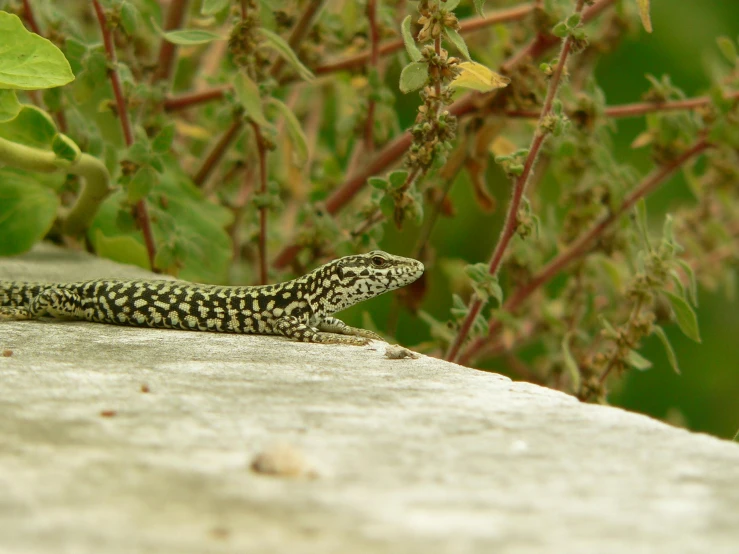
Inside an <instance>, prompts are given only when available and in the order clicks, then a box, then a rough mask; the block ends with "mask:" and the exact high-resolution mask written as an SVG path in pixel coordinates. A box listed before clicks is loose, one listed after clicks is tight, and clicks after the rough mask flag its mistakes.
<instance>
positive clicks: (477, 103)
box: [273, 0, 615, 268]
mask: <svg viewBox="0 0 739 554" xmlns="http://www.w3.org/2000/svg"><path fill="white" fill-rule="evenodd" d="M614 2H615V0H600V1H598V2H596V3H595V4H594V5H593V6H591V7H590V8H588V9H587V10H585V11H584V12H583V21H589V20H591V19H592V18H593V17H595V16H596V15H598V14H599V13H600V12H602V11H603V10H604V9H605V8H606V7H608V6H610V5H611V4H613V3H614ZM528 9H529V10H530V9H531V7H530V6H529V8H528ZM493 16H494V14H493V15H491V16H489V17H493ZM519 17H521V16H520V15H519ZM559 40H560V39H557V38H555V37H551V40H549V39H547V44H548V45H549V47H552V46H554V45H556V44H557V43H558V41H559ZM536 51H537V53H538V54H537V55H541V54H543V53H544V52H545V51H546V49H537V50H536ZM380 53H382V47H380ZM526 59H527V58H526V57H525V56H518V55H514V56H513V57H511V58H510V59H509V60H508V61H507V62H506V63H504V64H503V66H504V67H506V68H507V71H509V72H510V70H512V69H513V68H514V67H515V64H517V63H521V62H523V61H524V60H526ZM514 60H515V61H514ZM494 97H495V92H493V93H489V94H487V95H483V96H481V95H479V94H477V93H471V94H467V95H466V96H463V97H462V98H460V99H459V100H457V101H456V102H454V104H452V105H451V106H449V112H450V113H451V114H452V115H455V116H456V117H458V118H459V117H463V116H467V115H470V114H473V113H476V112H477V111H479V110H480V109H481V107H483V106H485V104H486V103H487V102H486V100H489V99H492V98H494ZM411 141H412V136H411V134H410V132H407V131H406V132H405V133H404V134H402V135H400V136H399V137H397V138H396V139H395V140H393V141H392V142H389V143H388V144H386V145H385V147H384V148H383V149H382V150H380V151H379V152H378V153H377V154H376V155H375V157H374V158H373V159H372V160H371V161H370V162H369V163H368V164H367V165H366V166H365V167H364V168H362V170H361V171H360V172H358V173H356V174H354V175H352V176H351V177H349V178H348V179H347V180H346V181H345V182H344V184H342V185H341V186H339V187H338V188H337V189H336V190H334V192H333V193H332V194H331V195H330V196H329V197H328V199H327V200H326V207H327V209H328V212H329V213H330V214H332V215H333V214H335V213H336V212H338V211H339V210H340V209H341V208H342V207H344V205H346V204H347V203H348V202H349V201H350V200H351V199H352V198H353V197H354V196H355V195H356V194H357V193H358V192H359V191H360V190H361V189H362V188H363V187H364V185H365V184H366V182H367V179H368V178H369V177H371V176H372V175H376V174H377V173H380V172H381V171H383V170H385V169H387V167H389V166H390V165H392V164H394V163H395V162H396V161H397V160H398V159H400V157H401V156H402V155H403V154H404V153H405V151H406V150H407V149H408V148H409V147H410V145H411ZM301 249H302V247H301V246H299V245H297V244H291V245H289V246H287V247H285V248H284V249H283V250H282V251H281V252H280V253H279V254H278V256H277V258H276V259H275V260H274V262H273V265H274V267H276V268H283V267H285V266H287V265H288V264H289V263H290V262H291V261H292V260H293V259H294V258H295V256H296V255H297V254H298V253H299V252H300V250H301Z"/></svg>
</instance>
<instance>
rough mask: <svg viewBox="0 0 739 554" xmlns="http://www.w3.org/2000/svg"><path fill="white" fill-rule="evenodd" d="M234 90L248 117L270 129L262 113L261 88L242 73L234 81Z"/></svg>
mask: <svg viewBox="0 0 739 554" xmlns="http://www.w3.org/2000/svg"><path fill="white" fill-rule="evenodd" d="M234 90H235V91H236V97H237V98H238V99H239V103H240V104H241V105H242V106H243V107H244V110H246V115H248V116H249V117H250V118H251V120H252V121H254V123H256V124H257V125H259V126H260V127H269V126H270V124H269V122H268V121H267V119H266V118H265V117H264V112H263V111H262V97H261V95H260V93H259V86H258V85H257V84H256V83H255V82H254V81H252V80H251V79H250V78H249V77H248V76H247V75H246V74H245V73H241V72H240V73H239V74H238V75H237V76H236V79H235V80H234Z"/></svg>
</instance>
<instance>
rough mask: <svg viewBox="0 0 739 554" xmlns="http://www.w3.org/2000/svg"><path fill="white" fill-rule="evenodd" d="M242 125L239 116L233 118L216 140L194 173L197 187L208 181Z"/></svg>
mask: <svg viewBox="0 0 739 554" xmlns="http://www.w3.org/2000/svg"><path fill="white" fill-rule="evenodd" d="M243 125H244V120H243V118H242V116H241V115H237V116H236V117H234V120H233V121H232V122H231V125H230V126H229V128H228V129H226V132H225V133H223V136H221V138H220V139H218V142H216V144H215V146H214V147H213V149H212V150H211V151H210V153H209V154H208V155H207V156H206V157H205V160H204V161H203V165H202V166H200V169H198V171H197V173H195V176H194V177H193V178H192V181H193V183H195V184H196V185H197V186H199V187H202V186H203V185H204V184H205V182H206V181H207V180H208V177H210V174H211V172H212V171H213V169H214V168H215V167H216V166H217V165H218V163H219V162H220V161H221V159H223V156H224V154H225V153H226V151H227V150H228V147H229V145H230V144H231V143H232V142H233V141H234V140H235V139H236V137H237V136H238V135H239V132H240V131H241V128H242V126H243Z"/></svg>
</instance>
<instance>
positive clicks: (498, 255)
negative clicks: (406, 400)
mask: <svg viewBox="0 0 739 554" xmlns="http://www.w3.org/2000/svg"><path fill="white" fill-rule="evenodd" d="M584 3H585V0H577V4H576V5H575V13H580V12H582V8H583V4H584ZM572 40H573V39H572V36H571V35H567V38H565V40H564V41H563V43H562V51H561V52H560V55H559V61H558V62H557V66H556V67H555V68H554V73H553V74H552V78H551V80H550V82H549V87H548V88H547V96H546V98H545V99H544V106H543V107H542V110H541V115H540V116H539V123H538V125H537V128H536V131H535V132H534V137H533V139H532V141H531V146H530V147H529V154H528V156H527V157H526V162H525V163H524V167H523V172H522V173H521V175H520V176H519V177H518V179H516V183H515V185H514V188H513V197H512V198H511V202H510V204H509V205H508V211H507V213H506V217H505V223H504V224H503V230H502V231H501V234H500V239H498V244H497V245H496V246H495V250H494V251H493V255H492V257H491V258H490V263H489V265H488V273H490V275H496V274H497V273H498V270H499V269H500V263H501V261H502V260H503V256H504V254H505V253H506V250H507V249H508V245H509V244H510V242H511V239H512V238H513V235H514V234H515V232H516V225H517V221H516V214H517V213H518V209H519V208H520V206H521V200H522V199H523V194H524V192H525V191H526V185H527V184H528V182H529V177H530V176H531V170H532V169H533V167H534V164H535V163H536V160H537V158H538V157H539V152H540V150H541V147H542V145H543V144H544V141H545V140H546V137H547V134H546V132H545V130H544V129H543V125H544V123H545V120H546V118H547V117H549V115H550V114H551V112H552V105H553V104H554V98H555V96H556V94H557V90H558V88H559V84H560V81H561V80H562V73H563V72H564V68H565V66H566V64H567V58H568V56H569V53H570V49H571V48H572ZM483 304H484V302H483V300H482V299H481V298H479V297H478V296H477V295H474V296H473V298H472V301H471V303H470V305H469V308H468V312H467V316H466V317H465V318H464V320H463V321H462V325H461V326H460V328H459V331H458V332H457V335H456V336H455V337H454V341H453V342H452V344H451V345H450V346H449V350H448V351H447V353H446V359H447V360H448V361H451V362H453V361H454V360H455V359H456V357H457V355H458V354H459V349H460V348H461V346H462V343H463V342H464V341H465V340H466V339H467V335H468V334H469V332H470V329H471V328H472V324H473V323H474V321H475V318H477V316H478V314H479V313H480V311H481V310H482V307H483Z"/></svg>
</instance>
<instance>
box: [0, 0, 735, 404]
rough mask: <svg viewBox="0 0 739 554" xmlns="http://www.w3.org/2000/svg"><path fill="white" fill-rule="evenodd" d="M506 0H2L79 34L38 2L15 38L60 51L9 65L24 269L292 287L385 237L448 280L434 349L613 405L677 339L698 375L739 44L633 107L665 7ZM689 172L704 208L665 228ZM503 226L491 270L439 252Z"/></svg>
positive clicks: (8, 135) (3, 152)
mask: <svg viewBox="0 0 739 554" xmlns="http://www.w3.org/2000/svg"><path fill="white" fill-rule="evenodd" d="M487 4H488V6H486V5H485V2H484V1H482V0H475V1H474V2H461V1H459V0H447V1H444V0H420V1H419V2H417V3H406V2H397V3H391V2H382V1H380V0H363V1H359V2H358V1H356V0H352V1H349V0H325V1H322V0H279V1H276V2H267V1H266V0H263V1H257V0H234V1H231V0H202V1H195V2H192V3H188V2H186V1H184V0H172V1H171V2H169V3H167V4H166V5H167V6H168V7H167V12H166V13H162V8H161V6H160V5H159V3H157V2H155V1H154V0H94V1H93V2H92V7H90V6H87V5H71V4H70V5H67V4H66V3H59V2H51V1H44V0H25V1H23V2H19V1H7V0H6V1H5V2H0V6H1V7H2V8H3V9H5V10H6V11H7V12H15V13H17V14H19V15H21V16H23V18H24V20H25V21H26V22H27V24H28V26H29V28H30V29H31V30H33V31H34V32H36V33H37V34H39V35H42V36H46V37H47V38H49V39H50V40H51V41H52V43H53V44H52V43H50V42H48V41H46V40H44V39H41V38H39V37H36V36H35V35H31V34H30V33H29V32H27V31H25V30H24V29H22V28H20V27H19V25H20V21H19V20H18V19H17V18H16V17H15V16H14V15H10V13H0V18H1V19H0V25H1V24H2V22H12V24H11V27H12V32H13V33H16V34H17V35H18V36H19V37H21V36H22V37H24V38H23V40H33V41H36V42H37V43H38V44H42V43H43V45H44V46H43V50H39V52H40V54H39V55H40V56H41V58H42V59H44V60H46V59H48V60H52V58H53V59H55V60H57V65H56V66H54V67H55V69H54V70H51V69H49V70H48V73H46V72H47V69H44V75H45V76H46V77H48V78H49V80H47V81H30V82H27V83H21V84H19V83H18V82H14V81H12V79H10V80H7V79H8V78H7V77H5V76H6V74H7V72H3V64H4V63H5V62H4V61H3V58H2V55H0V87H2V90H0V120H2V121H1V122H0V160H2V163H3V164H4V165H5V166H6V167H5V168H4V169H2V170H0V171H1V172H2V180H1V181H0V198H2V200H3V204H2V205H0V236H2V237H3V238H4V241H3V245H4V246H3V249H2V250H0V253H2V254H6V255H7V254H14V253H18V252H20V251H23V250H27V249H28V248H30V247H31V246H32V245H33V244H34V243H35V242H37V241H38V240H40V239H42V238H43V237H46V238H48V239H51V240H55V241H57V242H65V243H67V244H70V243H71V244H74V243H75V242H77V243H78V244H79V246H80V247H86V248H88V249H90V250H92V251H94V252H96V253H97V254H98V255H101V256H106V257H110V258H113V259H116V260H120V261H126V262H129V263H136V264H138V265H141V266H143V267H149V268H152V269H154V270H156V271H159V272H166V273H171V274H174V275H178V276H181V277H183V278H186V279H191V280H198V281H209V282H256V283H264V282H268V281H273V280H277V279H281V278H283V277H286V276H287V275H288V274H289V273H298V272H302V271H304V270H305V269H306V268H307V267H309V266H312V265H314V264H316V263H318V262H319V261H322V260H324V259H326V258H328V257H334V256H339V255H344V254H348V253H350V252H353V251H357V250H367V249H369V248H371V247H374V246H375V245H377V244H378V243H380V242H382V243H383V244H385V245H391V248H392V249H394V250H398V251H399V253H401V254H409V255H412V256H414V257H416V258H418V259H420V260H421V261H423V262H424V263H425V264H426V265H427V266H428V267H429V268H430V271H429V272H427V277H426V278H425V279H424V280H421V281H419V282H418V283H417V284H416V285H415V286H414V287H412V288H411V289H410V292H407V293H404V295H402V296H400V295H398V296H396V297H395V298H394V300H393V304H392V306H390V307H389V308H388V310H389V314H390V315H389V317H388V325H387V326H386V327H387V330H389V331H390V332H394V330H395V329H396V328H397V327H398V325H399V321H411V320H412V318H413V317H417V318H420V320H422V321H424V322H425V324H426V325H427V328H425V329H424V330H423V331H422V332H418V333H416V334H415V335H414V337H413V339H414V340H415V341H416V342H419V341H424V342H422V343H421V344H420V345H419V348H421V349H423V350H425V351H427V352H429V353H431V354H435V355H439V356H444V357H445V358H446V359H448V360H452V361H460V362H461V363H464V364H468V365H474V366H477V367H487V364H489V363H490V361H491V360H502V363H503V364H504V365H505V366H506V367H507V370H508V371H509V372H510V373H512V374H516V375H519V376H522V377H524V378H527V379H530V380H533V381H536V382H540V383H543V384H546V385H548V386H552V387H555V388H559V389H562V390H566V391H569V392H572V393H574V394H576V395H578V396H579V397H580V398H582V399H588V400H600V401H605V399H606V397H607V393H608V389H607V384H608V378H609V377H611V376H613V375H621V374H623V373H625V372H627V371H631V370H638V371H643V370H646V369H648V368H649V367H651V365H652V364H653V363H655V360H651V361H650V360H647V359H646V358H645V357H644V356H643V354H641V353H640V348H641V344H642V342H643V341H644V340H645V339H647V338H648V337H650V336H654V337H656V338H657V340H659V341H660V344H662V345H663V347H664V352H665V357H664V358H663V360H662V361H661V362H660V363H669V364H670V366H671V367H673V368H674V369H675V370H677V369H678V360H677V356H676V354H675V352H674V350H673V348H672V346H671V344H670V341H669V340H668V334H667V333H665V331H664V329H663V328H664V327H665V326H669V325H671V324H672V323H673V322H674V323H677V325H678V326H679V328H680V329H681V330H682V331H683V332H684V334H685V336H687V337H689V338H690V339H693V340H696V341H699V340H700V333H699V330H698V325H697V321H698V320H697V317H696V313H695V308H696V306H697V300H698V295H697V289H698V286H699V284H703V285H707V286H715V285H716V284H718V283H721V282H728V280H729V279H730V278H731V275H732V273H731V269H732V263H734V262H735V261H736V258H737V252H738V244H739V241H738V240H737V237H738V236H739V226H737V224H736V221H737V219H738V218H737V216H739V208H738V206H739V203H738V202H737V200H738V198H737V195H738V193H739V190H738V186H737V183H738V182H739V179H738V173H739V170H738V169H737V168H738V167H739V163H737V162H738V161H739V160H738V159H737V157H738V154H737V152H738V151H739V131H738V130H739V108H738V107H737V106H738V105H739V92H738V91H737V83H738V77H739V62H737V45H736V42H735V41H733V40H732V39H729V38H727V37H720V38H719V39H718V41H717V48H716V54H717V55H718V54H719V53H720V54H721V55H722V56H723V61H722V62H721V63H719V62H716V64H715V65H714V68H713V71H712V74H711V75H710V78H711V82H712V84H711V86H710V88H709V90H708V91H707V95H706V96H700V97H692V98H691V97H687V96H686V95H685V94H684V93H683V92H682V91H681V90H680V89H679V88H678V87H677V86H676V85H675V84H674V83H673V82H672V81H671V79H670V78H669V77H666V76H665V77H660V78H655V77H649V88H648V90H647V91H646V92H645V94H644V96H643V98H642V99H641V101H640V102H637V103H633V104H627V105H615V106H614V105H608V104H607V103H606V101H605V94H604V92H603V90H602V89H601V88H600V86H599V84H598V82H597V80H596V79H595V78H594V68H595V67H596V66H597V64H598V62H599V59H600V57H601V55H602V53H603V52H607V51H608V50H609V49H612V48H614V47H615V46H616V45H617V44H618V43H619V42H620V41H621V40H623V38H624V37H627V36H634V35H635V34H636V33H638V32H639V30H640V28H641V27H642V26H643V28H644V29H646V30H647V31H651V28H652V22H651V20H650V17H649V8H650V6H649V2H648V0H592V1H585V0H537V1H535V2H530V3H523V2H518V3H514V2H499V3H496V4H495V5H493V4H494V3H493V2H487ZM499 4H505V5H507V6H508V7H502V8H501V7H499V6H498V5H499ZM483 10H486V11H485V12H484V11H483ZM90 16H94V17H90ZM14 36H15V35H14ZM29 37H30V38H29ZM38 41H42V43H41V42H38ZM23 44H24V43H22V42H19V46H18V48H19V49H21V50H23V48H24V46H23ZM54 45H56V46H54ZM61 53H63V56H61ZM65 58H66V59H65ZM67 60H68V62H69V64H68V66H66V65H65V63H66V62H67ZM69 68H71V72H72V73H73V74H74V80H73V81H71V82H70V80H71V78H72V75H71V74H70V73H69ZM490 68H495V69H496V71H493V70H491V69H490ZM65 71H66V72H65ZM4 79H5V80H4ZM65 79H66V80H65ZM18 90H27V91H29V92H28V93H20V96H19V93H18V92H17V91H18ZM34 90H44V93H43V94H39V93H38V92H33V91H34ZM18 98H21V99H22V100H23V101H24V104H20V103H19V102H18ZM625 117H632V118H633V117H643V118H644V120H645V128H644V130H643V132H642V133H641V134H639V135H638V136H637V137H636V139H635V140H634V143H633V146H634V147H635V148H643V149H649V152H650V156H651V160H652V164H653V168H652V170H651V171H650V172H647V174H646V175H645V176H642V175H641V174H640V172H638V171H636V170H635V169H634V168H633V167H631V166H629V164H627V163H622V162H620V161H619V160H618V159H617V158H616V156H615V155H614V148H613V144H612V142H613V135H614V122H615V121H616V120H618V119H620V118H625ZM41 172H47V173H49V175H47V176H43V175H41ZM679 175H682V177H683V178H684V180H685V181H686V182H687V184H688V186H689V190H690V192H691V194H692V198H690V199H683V200H682V201H680V202H679V203H678V202H676V203H675V205H674V206H671V214H670V215H666V216H665V215H664V214H662V213H660V210H654V211H653V215H652V216H651V218H648V217H647V208H646V202H645V201H646V199H648V198H649V197H650V196H651V195H652V194H653V193H654V192H655V191H656V190H658V189H659V188H660V187H670V186H674V182H675V180H676V179H677V176H679ZM78 176H82V177H84V180H85V187H84V188H81V186H82V183H79V182H78V181H77V178H78ZM467 185H469V187H470V188H471V190H472V195H473V198H474V201H472V202H463V201H460V200H459V196H458V195H457V192H456V190H455V189H458V188H460V187H464V186H467ZM501 191H503V192H502V193H501ZM508 191H510V195H509V193H508ZM507 197H510V199H509V200H506V199H507ZM454 198H457V200H456V204H457V205H455V200H454ZM459 206H462V207H459ZM650 211H652V210H651V209H650ZM491 213H492V214H493V215H492V216H488V217H490V218H492V219H491V220H490V221H492V222H493V223H492V225H496V224H498V223H501V224H502V230H501V232H500V234H499V235H498V239H497V240H496V241H495V242H494V247H493V248H492V252H491V253H490V255H489V258H488V261H487V262H486V263H470V262H472V261H477V260H466V261H462V260H460V259H459V257H460V256H451V255H450V256H437V254H436V252H437V251H438V250H439V248H440V246H441V243H442V241H443V240H444V239H443V238H442V237H440V236H439V231H438V230H439V228H440V227H444V228H445V229H449V228H450V226H454V225H455V224H456V225H458V226H459V228H460V229H464V228H465V227H464V223H465V220H466V219H470V218H472V217H478V215H479V214H491ZM656 223H660V225H659V227H661V229H662V230H661V232H659V233H655V231H654V230H653V228H652V227H653V226H654V225H655V224H656ZM489 225H490V222H488V223H485V226H484V227H479V228H477V229H475V230H474V231H473V232H474V233H475V237H471V236H469V234H467V235H465V236H461V235H460V237H458V238H457V243H456V244H458V245H459V244H462V245H465V244H468V243H470V242H476V241H477V242H478V243H479V242H480V241H481V240H482V239H483V237H487V235H494V234H495V233H491V231H490V229H489ZM452 234H453V233H452ZM478 237H480V238H478ZM656 237H658V238H656ZM6 238H7V240H5V239H6ZM429 289H431V292H428V291H429ZM439 290H443V292H438V291H439ZM408 314H411V315H408ZM365 326H367V325H366V324H365Z"/></svg>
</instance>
